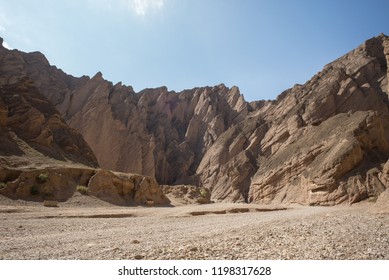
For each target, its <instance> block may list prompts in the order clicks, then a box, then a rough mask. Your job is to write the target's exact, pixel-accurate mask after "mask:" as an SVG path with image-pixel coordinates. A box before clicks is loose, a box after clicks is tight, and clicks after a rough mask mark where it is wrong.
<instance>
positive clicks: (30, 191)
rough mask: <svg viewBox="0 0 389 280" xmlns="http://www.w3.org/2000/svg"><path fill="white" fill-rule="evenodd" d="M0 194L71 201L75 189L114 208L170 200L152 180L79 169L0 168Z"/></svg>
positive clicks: (35, 199)
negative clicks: (81, 188)
mask: <svg viewBox="0 0 389 280" xmlns="http://www.w3.org/2000/svg"><path fill="white" fill-rule="evenodd" d="M0 181H1V182H2V185H1V187H0V194H2V195H5V196H7V197H9V198H12V199H24V200H33V201H59V202H64V201H66V200H68V199H70V198H71V197H72V196H73V195H74V193H75V192H76V191H77V187H78V186H83V187H84V188H86V189H87V190H88V194H89V195H92V196H94V197H97V198H99V199H101V200H104V201H107V202H109V203H111V204H115V205H150V204H152V205H153V206H157V205H166V204H168V203H169V200H168V199H167V198H166V196H165V195H164V194H163V192H162V188H161V187H160V186H159V185H158V183H157V182H156V181H155V179H153V178H150V177H145V176H142V175H137V174H123V173H113V172H111V171H108V170H100V169H98V170H95V169H92V168H80V167H52V168H45V169H34V170H16V169H0Z"/></svg>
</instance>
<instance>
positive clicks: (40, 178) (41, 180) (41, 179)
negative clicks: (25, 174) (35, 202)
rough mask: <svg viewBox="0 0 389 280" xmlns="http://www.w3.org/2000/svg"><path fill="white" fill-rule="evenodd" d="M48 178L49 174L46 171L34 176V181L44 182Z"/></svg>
mask: <svg viewBox="0 0 389 280" xmlns="http://www.w3.org/2000/svg"><path fill="white" fill-rule="evenodd" d="M48 179H49V174H47V173H41V174H39V175H38V177H36V181H37V182H38V183H39V184H43V183H46V182H47V180H48Z"/></svg>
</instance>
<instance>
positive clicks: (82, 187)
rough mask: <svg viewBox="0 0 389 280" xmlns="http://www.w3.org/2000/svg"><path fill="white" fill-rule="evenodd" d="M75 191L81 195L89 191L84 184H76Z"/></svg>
mask: <svg viewBox="0 0 389 280" xmlns="http://www.w3.org/2000/svg"><path fill="white" fill-rule="evenodd" d="M77 191H78V192H79V193H80V194H82V195H87V194H88V193H89V189H88V187H85V186H77Z"/></svg>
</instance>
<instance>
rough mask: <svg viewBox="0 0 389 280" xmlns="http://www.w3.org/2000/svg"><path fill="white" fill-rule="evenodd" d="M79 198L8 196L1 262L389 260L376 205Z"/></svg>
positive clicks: (386, 228) (1, 207)
mask: <svg viewBox="0 0 389 280" xmlns="http://www.w3.org/2000/svg"><path fill="white" fill-rule="evenodd" d="M79 201H80V200H78V204H77V205H72V204H71V203H67V204H66V203H65V204H60V207H58V208H45V207H43V206H42V205H41V204H40V203H25V202H23V203H19V204H17V203H16V204H15V203H9V201H5V200H4V199H3V200H0V221H1V222H0V236H1V239H0V259H229V260H231V259H373V260H376V259H386V260H388V259H389V236H388V233H389V215H383V214H372V213H369V212H368V209H369V207H370V205H369V204H368V203H365V204H360V205H354V206H337V207H302V206H289V207H287V209H284V210H281V209H283V208H280V207H270V206H263V205H244V204H212V205H186V206H179V207H166V208H163V207H161V208H141V207H132V208H124V207H116V206H106V205H89V206H88V205H83V204H82V203H81V202H79ZM81 206H82V207H81ZM271 210H272V211H271Z"/></svg>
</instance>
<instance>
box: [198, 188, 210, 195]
mask: <svg viewBox="0 0 389 280" xmlns="http://www.w3.org/2000/svg"><path fill="white" fill-rule="evenodd" d="M200 195H201V196H202V197H207V196H208V195H209V191H208V189H206V188H201V189H200Z"/></svg>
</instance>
